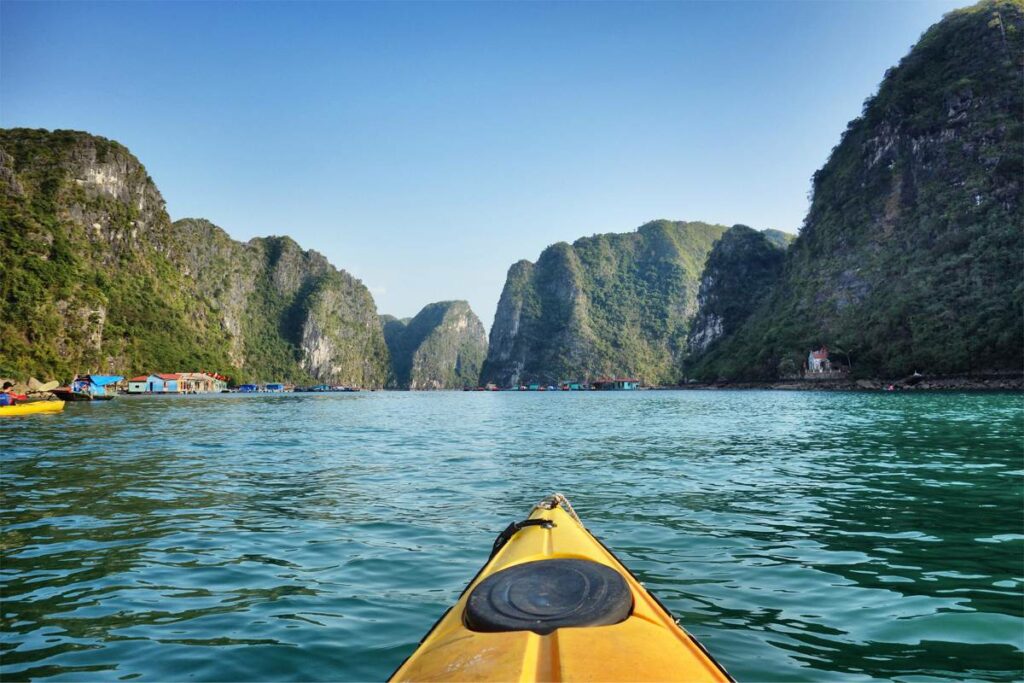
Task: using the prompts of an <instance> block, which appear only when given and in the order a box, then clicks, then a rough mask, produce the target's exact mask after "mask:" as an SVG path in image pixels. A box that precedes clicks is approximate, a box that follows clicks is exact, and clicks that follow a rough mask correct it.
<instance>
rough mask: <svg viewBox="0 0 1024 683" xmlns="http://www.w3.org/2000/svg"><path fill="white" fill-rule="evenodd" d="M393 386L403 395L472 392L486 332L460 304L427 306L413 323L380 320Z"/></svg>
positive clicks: (481, 360)
mask: <svg viewBox="0 0 1024 683" xmlns="http://www.w3.org/2000/svg"><path fill="white" fill-rule="evenodd" d="M381 320H382V322H383V323H384V336H385V339H386V340H387V344H388V350H389V352H390V354H391V361H392V374H393V377H394V383H395V385H396V386H397V387H399V388H403V389H461V388H463V387H472V386H476V385H477V382H478V381H479V377H480V367H481V365H482V364H483V361H484V357H485V356H486V355H487V332H486V331H485V330H484V326H483V324H482V323H481V322H480V319H479V318H477V316H476V314H475V313H473V311H472V309H471V308H470V307H469V304H468V303H467V302H465V301H442V302H439V303H434V304H429V305H428V306H426V307H424V308H423V310H422V311H420V312H419V313H417V314H416V317H414V318H411V319H409V318H406V319H403V320H399V319H397V318H394V317H392V316H382V318H381Z"/></svg>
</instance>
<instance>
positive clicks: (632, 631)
mask: <svg viewBox="0 0 1024 683" xmlns="http://www.w3.org/2000/svg"><path fill="white" fill-rule="evenodd" d="M391 680H393V681H426V680H432V681H441V680H444V681H520V682H522V681H569V680H578V681H731V680H732V678H731V677H730V676H729V674H728V673H726V671H725V669H723V668H722V666H721V665H720V664H718V663H717V662H716V661H715V660H714V659H713V658H712V657H711V655H710V654H709V653H708V652H707V650H705V649H704V647H703V646H702V645H701V644H700V643H698V642H697V641H696V640H695V639H694V638H693V636H691V635H690V634H688V633H687V632H686V631H684V630H683V628H682V627H681V626H679V625H678V623H677V622H676V620H675V619H674V618H673V617H672V615H671V614H669V612H668V610H666V609H665V607H664V606H663V605H662V604H661V603H660V602H658V600H657V598H655V597H654V596H653V595H651V594H650V593H649V592H647V590H646V589H645V588H644V587H643V586H642V585H641V584H640V582H639V581H638V580H637V579H636V577H634V576H633V574H632V573H630V571H629V570H628V569H626V567H625V566H624V565H623V564H622V562H620V561H619V559H618V558H616V557H615V555H613V554H612V552H611V551H610V550H608V549H607V548H606V547H605V546H604V545H603V544H602V543H601V542H600V541H599V540H597V538H595V537H594V536H592V535H591V534H590V532H589V531H587V529H586V528H585V527H584V526H583V524H582V522H580V520H579V517H577V516H576V513H575V512H573V510H572V506H571V505H569V502H568V501H567V500H566V499H565V497H564V496H562V495H561V494H555V495H553V496H550V497H549V498H546V499H545V500H543V501H541V502H540V503H538V504H537V505H536V506H535V507H534V508H533V511H532V512H531V513H530V516H529V518H528V519H526V520H524V521H522V522H515V523H513V524H511V525H509V527H508V528H507V529H505V530H504V531H503V532H502V533H501V534H500V535H499V536H498V538H497V540H495V542H494V548H493V550H492V551H491V557H490V559H489V560H488V561H487V564H485V565H484V567H483V569H481V570H480V572H479V573H478V574H477V575H476V577H475V578H473V580H472V581H470V583H469V585H468V586H467V587H466V590H464V591H463V593H462V596H461V597H460V598H459V600H458V602H457V603H456V604H455V606H454V607H452V608H451V609H449V610H448V611H447V612H445V614H444V615H443V616H442V617H441V619H440V620H439V621H438V622H437V623H436V624H434V626H433V628H431V629H430V631H428V632H427V635H426V636H424V638H423V640H422V641H420V645H419V647H418V648H417V649H416V651H415V652H413V654H412V655H411V656H410V657H409V658H408V659H407V660H405V662H404V663H403V664H402V665H401V666H400V667H399V668H398V670H397V671H396V672H395V673H394V675H393V676H392V677H391Z"/></svg>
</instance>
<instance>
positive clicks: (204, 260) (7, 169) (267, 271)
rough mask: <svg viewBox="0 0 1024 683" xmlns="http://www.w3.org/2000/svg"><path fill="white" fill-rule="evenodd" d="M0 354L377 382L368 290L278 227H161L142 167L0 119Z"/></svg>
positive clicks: (141, 368)
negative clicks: (244, 232)
mask: <svg viewBox="0 0 1024 683" xmlns="http://www.w3.org/2000/svg"><path fill="white" fill-rule="evenodd" d="M0 208H2V227H3V230H2V233H0V246H2V253H3V254H4V256H5V259H4V260H5V263H4V267H3V268H2V269H0V292H2V294H3V296H2V298H0V300H2V301H4V310H3V315H2V316H0V365H2V368H0V369H2V371H3V372H5V373H11V374H40V375H46V376H62V377H65V378H67V377H68V376H69V375H70V374H72V373H74V372H86V371H101V370H103V371H112V372H136V373H137V372H147V371H152V370H164V371H168V370H175V369H177V370H185V369H205V370H210V371H219V372H226V373H228V374H231V375H232V376H234V377H235V378H236V379H253V380H263V381H270V380H284V381H288V380H291V381H307V380H315V381H323V382H331V383H342V384H352V385H356V386H365V387H379V386H382V385H383V384H384V383H385V381H386V379H387V375H388V358H387V348H386V346H385V344H384V337H383V333H382V332H381V329H380V322H379V320H378V319H377V314H376V308H375V305H374V302H373V299H372V297H371V296H370V293H369V291H368V290H367V289H366V287H365V286H363V285H362V283H360V282H359V281H358V280H356V279H355V278H353V277H352V276H350V275H349V274H347V273H345V272H344V271H338V270H336V269H335V268H334V267H333V266H332V265H331V264H330V263H328V261H327V259H326V258H324V257H323V256H322V255H320V254H318V253H316V252H313V251H303V250H302V249H301V248H300V247H299V246H298V245H297V244H296V243H295V242H294V241H292V240H291V239H289V238H287V237H268V238H257V239H254V240H250V241H249V242H247V243H244V244H243V243H241V242H237V241H235V240H233V239H231V238H230V237H229V236H228V235H227V233H225V232H224V231H223V230H221V229H220V228H218V227H217V226H215V225H213V224H212V223H209V222H208V221H204V220H201V219H186V220H181V221H177V222H175V223H171V221H170V218H169V217H168V215H167V211H166V208H165V206H164V202H163V199H162V197H161V195H160V192H159V191H158V190H157V188H156V185H155V184H154V183H153V181H152V179H151V178H150V177H149V176H148V175H147V173H146V170H145V168H144V167H143V166H142V164H141V163H140V162H139V161H138V159H136V158H135V157H134V156H133V155H132V154H131V153H130V152H129V151H128V150H127V149H126V148H124V147H123V146H122V145H119V144H118V143H116V142H112V141H110V140H106V139H104V138H100V137H97V136H93V135H88V134H86V133H80V132H75V131H53V132H49V131H43V130H27V129H9V130H2V131H0Z"/></svg>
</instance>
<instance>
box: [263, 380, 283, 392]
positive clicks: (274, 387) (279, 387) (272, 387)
mask: <svg viewBox="0 0 1024 683" xmlns="http://www.w3.org/2000/svg"><path fill="white" fill-rule="evenodd" d="M266 390H267V391H270V392H273V393H275V394H276V393H280V392H282V391H284V385H283V384H278V383H276V382H271V383H270V384H268V385H267V389H266Z"/></svg>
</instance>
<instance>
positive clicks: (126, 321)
mask: <svg viewBox="0 0 1024 683" xmlns="http://www.w3.org/2000/svg"><path fill="white" fill-rule="evenodd" d="M1022 53H1024V5H1022V3H1021V2H1019V1H1018V0H993V1H988V2H983V3H980V4H978V5H976V6H974V7H971V8H968V9H963V10H958V11H955V12H951V13H950V14H948V15H946V17H945V18H944V19H943V20H942V21H941V22H939V23H938V24H936V25H935V26H933V27H931V28H930V29H929V30H928V31H927V32H926V33H925V34H924V35H923V36H922V37H921V39H920V41H919V42H918V44H917V45H916V46H915V47H914V48H913V49H912V50H911V51H910V53H909V54H908V55H907V56H906V57H905V58H904V59H903V60H902V61H901V62H900V63H899V65H897V66H895V67H893V68H891V69H890V70H889V71H887V72H886V74H885V77H884V79H883V81H882V83H881V86H880V87H879V90H878V93H877V94H876V95H874V96H872V97H869V98H868V99H867V100H866V101H865V104H864V109H863V113H862V115H861V116H860V117H858V118H856V119H855V120H853V121H851V122H850V124H849V126H848V127H847V130H846V132H845V133H844V134H843V136H842V138H841V140H840V141H839V143H838V144H837V145H836V147H835V148H834V149H833V150H832V153H831V156H830V157H829V159H828V161H827V163H826V164H825V165H824V166H823V167H822V168H821V169H820V170H819V171H818V172H817V173H815V174H814V178H813V199H812V203H811V207H810V210H809V213H808V215H807V217H806V220H805V222H804V225H803V228H802V230H801V231H800V235H799V236H798V237H795V238H794V237H793V236H792V235H787V234H786V233H782V232H780V231H777V230H755V229H753V228H749V227H746V226H741V225H735V226H732V227H728V226H725V225H711V224H706V223H700V222H678V221H668V220H658V221H652V222H649V223H647V224H645V225H643V226H640V227H639V228H638V229H637V230H636V231H635V232H628V233H619V234H602V235H593V236H591V237H583V238H580V239H578V240H576V241H575V242H573V243H572V244H569V243H565V242H561V243H558V244H555V245H552V246H550V247H548V248H547V249H546V250H544V252H543V253H542V254H541V255H540V257H539V258H538V260H537V261H536V262H530V261H520V262H517V263H515V264H513V265H512V266H511V268H510V269H509V271H508V276H507V280H506V283H505V287H504V291H503V292H502V295H501V299H500V301H499V302H498V305H497V312H496V315H495V320H494V324H493V327H492V329H491V331H490V335H489V338H488V336H487V335H486V334H485V332H484V329H483V326H482V325H481V324H480V321H479V319H478V318H477V316H476V315H475V314H474V312H473V311H472V310H471V309H470V308H469V305H468V304H467V303H466V302H464V301H449V302H438V303H434V304H430V305H427V306H426V307H425V308H424V309H423V311H421V313H420V314H418V315H417V316H415V317H414V318H412V319H407V320H398V319H395V318H392V317H390V316H381V315H379V314H378V311H377V308H376V304H375V302H374V300H373V297H372V296H371V294H370V292H369V290H368V289H367V288H366V286H365V285H363V283H362V282H360V281H359V280H358V279H356V278H354V277H352V276H351V275H350V274H348V273H347V272H345V271H344V270H339V269H337V268H335V267H334V266H333V265H332V264H330V263H329V262H328V261H327V259H326V258H324V257H323V256H322V255H320V254H318V253H317V252H315V251H308V250H304V249H302V248H301V247H300V246H299V245H298V244H296V243H295V242H294V241H293V240H291V239H290V238H288V237H265V238H257V239H253V240H250V241H248V242H245V243H242V242H238V241H235V240H233V239H232V238H231V237H229V236H228V234H227V233H226V232H225V231H224V230H222V229H221V228H219V227H217V226H216V225H214V224H212V223H210V222H209V221H206V220H203V219H199V218H186V219H182V220H177V221H172V220H171V218H170V216H169V215H168V212H167V210H166V207H165V205H164V201H163V198H162V197H161V195H160V192H159V190H158V189H157V186H156V184H155V182H154V181H153V179H152V178H150V176H149V175H148V173H147V172H146V169H145V167H144V166H143V165H142V163H141V162H140V161H139V160H138V159H136V158H135V156H133V155H132V154H131V152H130V151H129V150H128V149H126V148H125V147H124V146H122V145H120V144H118V143H116V142H113V141H110V140H107V139H105V138H101V137H98V136H94V135H90V134H87V133H83V132H76V131H61V130H58V131H52V132H51V131H45V130H34V129H25V128H17V129H5V130H0V212H2V214H0V215H2V232H0V253H2V254H3V255H4V263H3V267H2V268H0V292H2V296H0V301H2V302H3V311H2V315H0V377H17V378H22V379H23V378H27V377H28V376H38V377H45V378H50V377H56V378H63V379H68V378H70V377H71V376H73V375H75V374H76V373H89V372H99V373H102V372H109V373H116V374H121V375H124V376H127V377H133V376H139V375H148V374H149V373H159V372H187V371H196V372H198V371H203V372H210V373H220V374H221V375H224V376H229V377H231V381H232V383H234V384H241V383H246V382H266V381H281V382H289V383H296V384H306V385H314V384H319V383H324V384H330V385H345V386H352V387H361V388H403V389H455V388H468V387H476V386H478V385H484V384H493V385H494V386H496V387H507V386H519V385H530V384H538V385H547V384H562V383H577V384H585V383H593V382H595V381H599V380H602V379H605V380H607V379H609V378H616V377H623V378H628V379H630V380H632V379H636V380H637V381H639V382H641V383H643V384H645V385H649V386H680V385H683V386H687V385H692V384H693V383H700V384H708V383H711V384H716V383H717V384H723V383H733V384H734V385H738V384H742V383H756V382H762V383H764V382H768V383H770V382H777V381H780V380H794V381H795V380H806V379H821V378H833V379H839V380H842V381H843V382H848V383H856V381H857V380H864V381H866V382H867V384H862V385H861V386H874V385H873V384H871V381H873V380H876V379H878V378H900V377H906V376H915V375H914V373H918V374H917V375H916V376H952V375H964V376H988V375H995V376H1002V375H1020V374H1021V373H1022V370H1024V368H1022V364H1024V234H1022V227H1021V226H1022V224H1024V222H1022V219H1024V214H1022V211H1021V207H1022V203H1021V196H1022V192H1024V122H1022V120H1021V112H1022V111H1024V79H1022V75H1021V68H1020V67H1021V54H1022Z"/></svg>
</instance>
